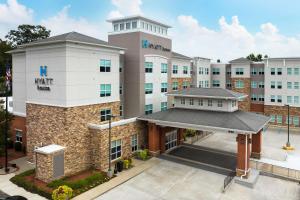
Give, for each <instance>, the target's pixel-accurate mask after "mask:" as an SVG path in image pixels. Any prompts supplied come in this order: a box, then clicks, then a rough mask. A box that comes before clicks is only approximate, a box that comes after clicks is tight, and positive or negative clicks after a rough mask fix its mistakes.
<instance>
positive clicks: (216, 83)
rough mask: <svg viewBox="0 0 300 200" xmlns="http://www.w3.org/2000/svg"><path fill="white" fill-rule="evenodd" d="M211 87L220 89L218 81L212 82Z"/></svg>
mask: <svg viewBox="0 0 300 200" xmlns="http://www.w3.org/2000/svg"><path fill="white" fill-rule="evenodd" d="M212 86H213V87H220V81H219V80H213V82H212Z"/></svg>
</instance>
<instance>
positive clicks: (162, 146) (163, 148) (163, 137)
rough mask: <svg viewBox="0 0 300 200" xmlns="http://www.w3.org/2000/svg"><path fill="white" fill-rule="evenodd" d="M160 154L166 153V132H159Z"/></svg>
mask: <svg viewBox="0 0 300 200" xmlns="http://www.w3.org/2000/svg"><path fill="white" fill-rule="evenodd" d="M159 143H160V153H164V152H165V151H166V144H165V143H166V132H165V131H160V141H159Z"/></svg>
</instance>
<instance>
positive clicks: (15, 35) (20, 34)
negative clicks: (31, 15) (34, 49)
mask: <svg viewBox="0 0 300 200" xmlns="http://www.w3.org/2000/svg"><path fill="white" fill-rule="evenodd" d="M50 32H51V31H50V30H47V29H46V27H44V26H41V25H37V26H35V25H29V24H22V25H19V26H18V29H17V30H10V31H9V32H8V34H7V35H6V36H5V38H7V40H8V41H9V42H10V44H11V45H12V46H13V47H16V46H17V45H21V44H25V43H29V42H33V41H36V40H38V39H45V38H48V37H49V36H50Z"/></svg>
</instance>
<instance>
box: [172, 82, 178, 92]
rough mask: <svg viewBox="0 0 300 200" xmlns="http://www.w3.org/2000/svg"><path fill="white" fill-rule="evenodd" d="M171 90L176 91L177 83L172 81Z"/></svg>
mask: <svg viewBox="0 0 300 200" xmlns="http://www.w3.org/2000/svg"><path fill="white" fill-rule="evenodd" d="M172 90H174V91H177V90H178V82H177V81H174V82H173V83H172Z"/></svg>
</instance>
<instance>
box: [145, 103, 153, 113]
mask: <svg viewBox="0 0 300 200" xmlns="http://www.w3.org/2000/svg"><path fill="white" fill-rule="evenodd" d="M152 112H153V105H152V104H148V105H145V114H146V115H148V114H151V113H152Z"/></svg>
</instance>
